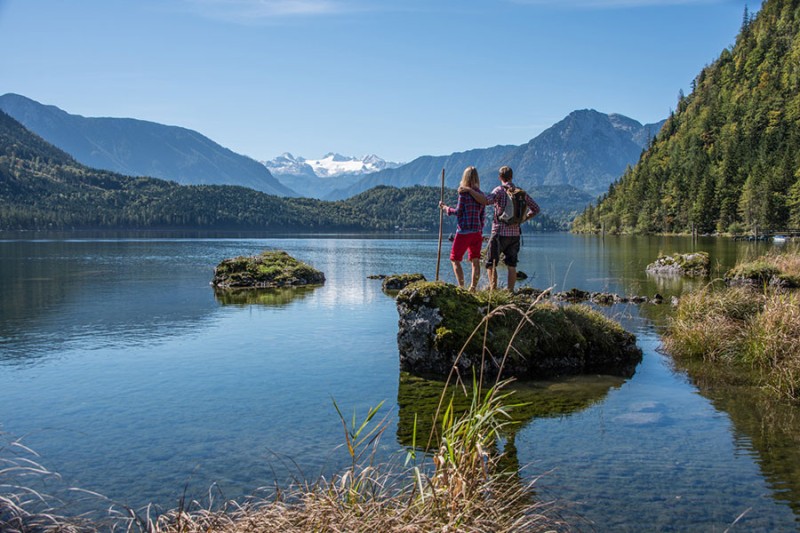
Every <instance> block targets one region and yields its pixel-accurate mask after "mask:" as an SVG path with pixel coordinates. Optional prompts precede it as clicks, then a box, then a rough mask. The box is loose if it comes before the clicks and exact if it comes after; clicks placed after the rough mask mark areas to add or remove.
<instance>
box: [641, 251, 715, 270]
mask: <svg viewBox="0 0 800 533" xmlns="http://www.w3.org/2000/svg"><path fill="white" fill-rule="evenodd" d="M710 263H711V260H710V259H709V257H708V252H692V253H689V254H672V255H662V256H661V257H659V258H658V259H656V260H655V261H654V262H653V263H650V264H649V265H647V268H646V269H645V270H646V271H647V272H649V273H650V274H662V275H663V274H666V275H670V276H707V275H708V267H709V264H710Z"/></svg>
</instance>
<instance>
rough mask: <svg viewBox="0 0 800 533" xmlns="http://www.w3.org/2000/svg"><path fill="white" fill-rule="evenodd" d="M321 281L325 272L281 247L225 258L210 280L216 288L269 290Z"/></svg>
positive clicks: (320, 283)
mask: <svg viewBox="0 0 800 533" xmlns="http://www.w3.org/2000/svg"><path fill="white" fill-rule="evenodd" d="M324 283H325V274H323V273H322V272H320V271H319V270H317V269H315V268H313V267H311V266H309V265H307V264H305V263H303V262H302V261H298V260H297V259H295V258H294V257H292V256H290V255H289V254H288V253H286V252H284V251H282V250H267V251H264V252H261V254H259V255H254V256H248V257H245V256H239V257H234V258H232V259H224V260H223V261H222V262H221V263H220V264H219V265H217V267H216V268H215V269H214V279H213V280H212V281H211V284H212V285H213V286H214V287H216V288H219V289H269V288H275V287H297V286H304V285H322V284H324Z"/></svg>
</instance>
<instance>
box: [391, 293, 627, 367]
mask: <svg viewBox="0 0 800 533" xmlns="http://www.w3.org/2000/svg"><path fill="white" fill-rule="evenodd" d="M397 311H398V313H399V315H400V320H399V331H398V333H397V345H398V348H399V351H400V369H401V370H404V371H407V372H410V373H413V374H417V375H422V376H446V375H447V374H448V373H449V372H450V369H451V368H452V367H453V365H454V364H456V365H457V367H458V369H459V371H461V373H462V375H465V373H467V375H469V372H470V369H475V371H476V373H479V372H480V371H481V361H482V360H483V372H484V375H489V376H496V375H497V374H498V372H499V371H500V370H501V363H502V360H503V357H504V355H505V354H506V352H508V354H509V355H508V357H507V358H506V361H505V363H502V375H503V376H504V377H516V378H521V379H542V378H550V377H555V376H563V375H577V374H606V375H613V376H623V377H630V376H632V375H633V373H634V371H635V370H636V366H637V365H638V364H639V362H640V361H641V360H642V351H641V350H640V349H639V348H638V347H637V346H636V337H635V336H634V335H633V334H632V333H629V332H627V331H625V330H624V329H623V328H622V326H620V325H619V324H618V323H616V322H614V321H613V320H611V319H609V318H607V317H605V316H604V315H603V314H601V313H600V312H598V311H595V310H594V309H591V308H590V307H588V306H586V305H580V304H578V305H558V304H555V303H552V302H538V301H537V300H536V297H535V296H533V295H531V294H514V295H512V294H510V293H508V292H507V291H492V292H489V291H482V292H477V293H470V292H468V291H466V290H464V289H460V288H458V287H456V286H454V285H448V284H444V283H431V282H418V283H413V284H411V285H409V286H408V287H406V288H405V289H403V290H402V291H400V293H399V294H398V295H397ZM487 313H491V315H492V316H491V317H490V318H489V321H488V329H487V335H486V337H487V338H486V344H485V345H486V352H485V357H483V358H482V353H483V346H484V342H483V341H484V339H483V337H484V335H483V330H484V328H483V326H481V327H480V328H478V330H477V331H476V327H477V326H478V325H479V324H480V323H481V321H482V320H483V319H484V317H485V316H486V315H487ZM520 325H521V327H520V329H519V332H517V334H516V336H514V332H515V330H516V329H517V327H518V326H520ZM473 331H476V334H475V335H474V336H473V337H472V340H470V342H469V344H467V346H466V348H465V350H464V353H463V354H461V356H460V357H459V352H460V351H461V349H462V347H463V346H464V343H466V342H467V340H468V339H469V338H470V335H472V333H473ZM512 338H513V342H512ZM509 345H510V349H508V348H509Z"/></svg>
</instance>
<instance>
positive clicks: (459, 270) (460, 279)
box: [451, 261, 464, 287]
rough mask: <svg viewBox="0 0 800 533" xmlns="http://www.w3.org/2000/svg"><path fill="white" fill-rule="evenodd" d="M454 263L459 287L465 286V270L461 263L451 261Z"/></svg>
mask: <svg viewBox="0 0 800 533" xmlns="http://www.w3.org/2000/svg"><path fill="white" fill-rule="evenodd" d="M451 263H453V272H454V273H455V275H456V281H457V282H458V286H459V287H463V286H464V270H463V269H462V268H461V261H451Z"/></svg>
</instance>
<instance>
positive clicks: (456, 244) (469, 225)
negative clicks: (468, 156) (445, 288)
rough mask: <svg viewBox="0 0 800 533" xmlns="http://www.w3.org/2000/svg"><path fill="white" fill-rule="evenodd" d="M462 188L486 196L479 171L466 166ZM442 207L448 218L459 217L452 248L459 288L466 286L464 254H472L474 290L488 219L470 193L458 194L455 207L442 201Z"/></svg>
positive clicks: (451, 256)
mask: <svg viewBox="0 0 800 533" xmlns="http://www.w3.org/2000/svg"><path fill="white" fill-rule="evenodd" d="M460 186H461V187H465V188H468V189H472V190H474V191H476V192H478V193H480V194H481V195H483V193H482V192H481V189H480V186H481V182H480V178H478V169H476V168H475V167H467V168H466V169H465V170H464V174H463V175H462V176H461V184H460ZM439 207H440V208H441V209H442V211H444V212H445V213H447V214H448V215H450V216H452V215H456V216H457V217H458V225H457V226H456V236H455V239H454V240H453V247H452V248H451V249H450V262H451V263H453V272H454V273H455V275H456V280H457V281H458V286H459V287H463V286H464V270H463V269H462V268H461V261H462V260H463V259H464V252H469V255H468V258H469V261H470V263H472V280H471V283H470V285H469V290H470V291H475V290H476V289H477V288H478V280H480V277H481V245H482V244H483V224H484V221H485V220H486V215H485V208H484V206H483V205H481V204H479V203H478V202H477V201H475V199H474V198H473V197H472V195H471V194H469V193H468V192H462V193H459V195H458V204H457V205H456V207H455V208H453V207H449V206H447V205H445V204H443V203H442V202H439Z"/></svg>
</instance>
